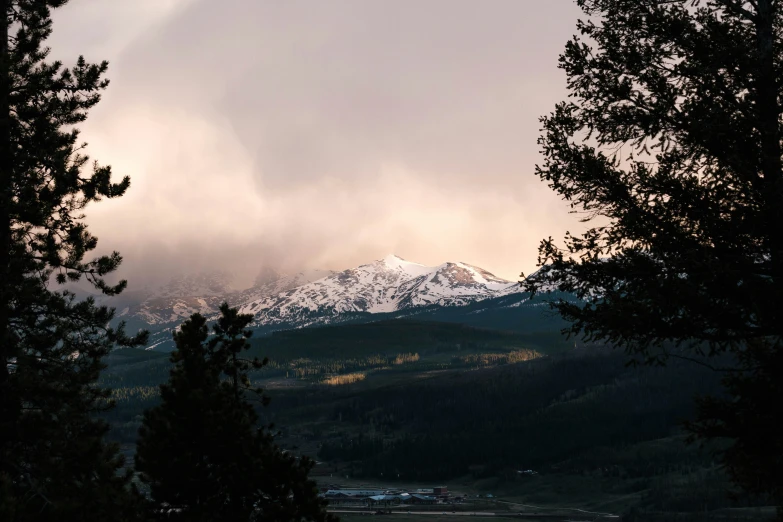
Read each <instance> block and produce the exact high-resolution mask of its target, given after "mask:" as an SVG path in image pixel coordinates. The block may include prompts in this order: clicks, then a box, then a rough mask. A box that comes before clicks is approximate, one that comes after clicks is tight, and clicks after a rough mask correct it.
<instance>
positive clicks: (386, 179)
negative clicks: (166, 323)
mask: <svg viewBox="0 0 783 522" xmlns="http://www.w3.org/2000/svg"><path fill="white" fill-rule="evenodd" d="M578 16H579V10H578V8H577V7H576V5H575V3H574V2H572V1H571V0H556V1H552V2H536V5H535V9H531V7H530V4H529V3H523V2H518V1H516V0H493V1H491V2H486V3H485V2H482V3H479V2H473V1H470V0H457V1H452V0H429V1H425V2H418V3H412V2H411V3H400V2H391V1H388V0H383V1H377V2H364V1H362V0H334V1H331V2H328V3H315V2H305V1H304V0H289V1H287V2H284V3H280V2H272V1H252V0H226V1H225V2H221V3H219V4H218V3H215V2H209V1H206V0H137V1H135V2H133V3H132V4H131V3H128V2H120V1H119V0H73V1H72V2H70V3H69V4H68V5H66V6H65V7H64V8H62V9H58V10H56V11H55V16H54V17H55V23H54V34H53V36H52V38H51V39H50V41H49V44H50V45H51V47H52V56H53V57H55V58H57V59H62V60H63V61H64V62H65V63H66V64H70V63H72V62H74V61H75V59H76V57H77V56H78V55H79V54H83V55H85V57H86V58H87V59H88V60H90V61H100V60H103V59H106V60H108V61H109V62H110V68H109V78H110V79H111V81H112V83H111V85H110V86H109V88H108V90H107V91H106V93H105V95H104V98H103V100H102V101H101V103H100V104H99V105H98V106H97V107H96V108H95V109H94V110H93V111H92V113H91V114H90V116H89V117H88V120H87V122H86V123H85V124H83V125H82V126H81V128H82V129H83V134H82V138H83V139H84V140H85V141H87V142H89V143H90V147H89V152H90V154H91V156H92V158H93V159H95V160H97V161H99V162H100V163H102V164H110V165H112V167H113V169H114V172H115V174H116V175H117V176H121V175H125V174H128V175H130V176H131V179H132V186H131V189H130V190H129V192H128V194H127V195H126V196H125V197H123V198H121V199H120V200H117V201H104V202H101V203H98V204H95V205H93V206H92V207H90V208H88V212H87V214H88V222H89V224H90V227H91V230H92V231H93V233H94V234H95V235H97V237H98V238H99V240H100V248H101V250H102V251H105V250H115V249H116V250H119V251H120V252H121V253H122V254H123V256H124V257H125V260H126V261H125V263H124V265H123V267H122V268H121V270H120V274H119V275H120V276H121V277H123V278H128V279H130V281H131V287H132V288H133V287H140V286H143V285H144V284H148V283H152V284H154V283H155V282H160V281H165V280H167V279H168V278H169V277H171V276H173V275H178V274H182V273H189V272H198V271H203V270H223V271H227V272H230V273H232V274H235V275H236V278H237V280H236V281H237V282H236V286H238V287H242V286H247V285H248V284H249V283H250V282H251V281H252V280H253V278H254V277H255V275H256V274H257V273H258V272H259V270H260V269H261V268H262V267H264V266H275V267H285V268H286V269H288V270H294V271H295V270H298V269H303V268H324V269H333V270H342V269H345V268H349V267H352V266H356V265H359V264H362V263H367V262H370V261H372V260H374V259H380V258H383V257H384V256H386V255H388V254H392V253H393V254H396V255H399V256H400V257H402V258H404V259H408V260H410V261H415V262H418V263H422V264H426V265H437V264H440V263H442V262H445V261H464V262H466V263H470V264H472V265H476V266H480V267H482V268H484V269H486V270H488V271H490V272H492V273H494V274H495V275H497V276H499V277H503V278H505V279H509V280H516V279H517V277H518V275H519V273H520V272H521V271H524V272H525V273H529V272H532V271H533V270H534V269H535V265H536V256H537V246H538V243H539V241H540V239H542V238H544V237H548V236H550V235H551V236H554V237H558V236H559V235H562V234H563V233H564V232H565V230H567V229H568V228H570V229H571V230H575V229H579V227H580V225H579V224H578V222H577V220H576V219H575V218H574V217H573V216H571V215H569V213H568V211H569V208H568V205H567V204H565V203H563V202H561V201H560V200H559V199H558V197H557V196H556V195H555V194H554V193H553V192H552V191H551V190H550V189H549V188H548V187H547V186H546V185H545V184H543V183H541V182H540V181H539V180H538V178H537V177H536V176H535V175H534V165H535V163H536V162H537V161H538V160H539V155H538V146H537V144H536V139H537V137H538V135H539V126H540V125H539V122H538V118H539V117H540V116H542V115H544V114H546V113H548V112H549V111H551V110H552V109H553V107H554V105H555V103H556V102H558V101H561V100H563V99H565V97H566V89H565V78H564V75H563V74H562V72H561V71H559V70H558V69H557V56H558V54H559V53H560V52H562V50H563V47H564V45H565V43H566V41H567V40H568V39H569V37H570V36H571V35H572V34H573V32H574V30H575V29H574V27H575V22H576V19H577V17H578Z"/></svg>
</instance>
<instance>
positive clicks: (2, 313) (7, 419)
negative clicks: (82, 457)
mask: <svg viewBox="0 0 783 522" xmlns="http://www.w3.org/2000/svg"><path fill="white" fill-rule="evenodd" d="M9 4H10V0H0V12H2V16H3V21H2V23H1V24H2V25H0V473H2V472H3V471H7V470H6V469H5V466H6V461H7V459H6V454H7V453H6V452H7V451H8V441H9V437H10V436H11V432H12V426H13V424H14V422H15V419H14V418H13V417H14V416H13V411H14V408H13V399H12V397H11V383H10V374H9V369H8V362H9V358H10V353H11V346H10V335H9V306H10V299H11V292H10V288H9V286H10V284H11V281H10V261H11V208H10V207H11V178H12V176H11V169H12V163H11V121H10V117H11V116H10V108H9V99H8V98H9V91H10V75H9V56H8V11H9V8H10V5H9Z"/></svg>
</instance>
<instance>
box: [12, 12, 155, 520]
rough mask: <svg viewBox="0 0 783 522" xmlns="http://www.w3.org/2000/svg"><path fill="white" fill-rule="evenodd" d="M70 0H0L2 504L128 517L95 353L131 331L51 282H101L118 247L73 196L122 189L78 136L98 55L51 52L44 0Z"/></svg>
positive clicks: (111, 290) (102, 67) (69, 514)
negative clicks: (68, 63)
mask: <svg viewBox="0 0 783 522" xmlns="http://www.w3.org/2000/svg"><path fill="white" fill-rule="evenodd" d="M65 3H66V1H65V0H2V1H0V12H2V16H3V23H2V26H1V27H2V34H0V518H1V519H2V520H9V521H14V520H126V519H133V518H134V517H135V515H136V514H137V511H136V510H135V509H131V508H130V506H132V505H135V503H136V501H137V500H138V497H137V495H135V493H133V492H131V491H130V489H129V475H128V474H121V473H119V470H120V467H121V466H122V459H121V457H119V455H118V452H117V448H116V447H114V446H112V445H106V444H104V443H103V442H102V437H103V435H104V434H105V432H106V430H107V427H106V426H105V424H104V423H103V422H100V421H97V420H94V419H93V418H92V414H93V413H94V412H95V411H97V410H101V409H105V408H106V407H108V406H109V403H108V402H107V400H106V398H107V396H108V391H106V390H103V389H101V388H99V387H97V386H96V385H95V383H96V380H97V378H98V374H99V372H100V370H101V368H102V367H103V365H102V362H101V358H102V357H103V356H104V355H106V354H107V353H108V352H109V351H110V350H111V348H112V347H113V346H114V345H115V344H125V345H134V344H137V343H139V342H141V341H143V340H144V335H143V334H140V335H138V336H136V337H135V338H133V339H130V338H128V337H126V336H125V334H124V333H123V328H122V327H121V326H120V327H119V328H109V327H107V324H108V323H109V322H110V321H111V320H112V318H113V316H114V311H113V310H112V309H109V308H107V307H104V306H98V305H96V303H95V301H94V300H92V299H88V300H85V301H77V300H76V299H75V297H74V295H73V294H72V293H70V292H68V291H63V290H60V291H58V290H53V289H52V287H53V286H57V285H61V284H64V283H66V282H75V281H79V280H80V279H84V280H86V281H87V282H89V283H90V284H92V285H93V286H94V288H95V289H96V290H97V291H99V292H101V293H103V294H106V295H115V294H117V293H119V292H121V291H122V290H123V289H124V288H125V285H126V284H125V282H124V281H122V282H120V283H119V284H117V285H109V284H107V283H106V282H105V281H104V279H103V278H104V276H106V275H108V274H110V273H111V272H113V271H115V270H116V269H117V267H118V266H119V264H120V261H121V257H120V255H119V254H118V253H116V252H115V253H113V254H111V255H108V256H102V257H97V258H94V259H92V260H87V261H85V256H86V255H87V254H88V253H89V252H90V251H92V250H94V249H95V247H96V245H97V239H96V238H95V237H94V236H92V235H91V234H90V233H89V232H88V230H87V227H86V225H85V224H84V222H83V221H82V217H83V216H82V214H81V212H82V210H83V209H84V208H85V207H86V206H87V205H88V204H89V203H91V202H94V201H99V200H100V199H102V198H114V197H119V196H121V195H122V194H123V193H124V192H125V190H126V189H127V188H128V186H129V184H130V181H129V179H128V178H127V177H126V178H124V179H123V180H122V181H121V182H120V183H113V182H112V180H111V177H112V176H111V169H110V168H109V167H104V166H99V165H97V164H94V165H93V168H92V169H91V172H90V173H87V172H86V170H87V169H86V168H85V167H86V165H87V163H88V161H89V159H88V157H87V156H85V155H84V154H83V152H82V151H83V148H84V145H83V144H79V143H78V137H79V133H78V130H76V129H75V128H74V126H75V125H77V124H79V123H81V122H82V121H84V120H85V118H86V116H87V111H88V110H89V109H90V108H91V107H93V106H94V105H95V104H96V103H97V102H98V101H99V99H100V92H101V91H102V90H103V89H104V88H106V86H107V85H108V81H107V80H106V79H105V78H104V74H105V72H106V69H107V64H106V63H105V62H103V63H101V64H89V63H87V62H86V61H85V60H84V59H83V58H79V59H78V61H77V62H76V65H75V66H74V67H72V68H70V69H69V68H64V67H63V66H62V64H61V63H60V62H49V61H47V55H48V53H49V50H48V48H46V47H43V42H44V40H45V39H46V38H47V37H48V36H49V35H50V33H51V30H52V29H51V27H52V22H51V18H50V11H51V9H53V8H58V7H61V6H62V5H64V4H65Z"/></svg>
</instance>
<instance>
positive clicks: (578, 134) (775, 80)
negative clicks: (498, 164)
mask: <svg viewBox="0 0 783 522" xmlns="http://www.w3.org/2000/svg"><path fill="white" fill-rule="evenodd" d="M577 3H578V4H579V6H580V7H581V8H582V9H583V11H584V12H585V13H586V14H587V15H588V16H589V19H588V20H587V21H582V22H580V23H579V26H578V30H579V34H580V35H579V36H576V37H574V39H573V40H571V41H570V42H569V43H568V44H567V46H566V50H565V52H564V54H563V55H562V56H561V57H560V67H561V68H562V69H563V70H565V72H566V74H567V76H568V87H569V90H570V94H571V99H570V100H569V101H567V102H563V103H560V104H559V105H557V107H556V108H555V111H554V112H553V113H551V114H550V115H549V116H546V117H544V118H542V123H543V135H542V137H541V138H540V144H541V146H542V150H543V154H544V157H545V160H544V163H543V164H542V165H541V166H539V167H538V168H537V174H538V176H539V177H540V178H541V179H542V180H545V181H546V182H548V183H549V185H550V186H551V187H552V188H553V189H554V190H555V191H557V192H558V193H559V194H560V195H561V196H563V198H564V199H565V200H566V201H569V202H570V203H571V205H572V207H573V208H575V209H576V211H579V212H583V213H584V217H585V221H592V222H593V223H595V224H594V225H593V226H592V227H590V228H589V229H588V230H587V231H586V232H584V233H583V234H581V235H570V234H569V235H567V236H566V238H565V245H564V246H562V247H561V246H558V245H557V244H556V243H555V241H554V240H552V239H551V238H550V239H548V240H545V241H543V242H542V244H541V247H540V249H539V253H540V256H539V263H540V264H542V265H545V266H544V267H543V268H542V269H541V270H540V271H539V272H538V273H537V274H536V275H535V276H534V277H532V278H531V279H530V281H529V282H528V284H527V287H528V289H529V290H531V291H536V290H538V289H541V288H542V287H543V285H551V284H554V285H556V286H557V287H558V288H559V290H561V291H565V292H573V293H575V294H576V295H578V296H579V297H581V298H584V299H585V300H586V304H577V303H573V302H565V301H561V302H559V303H557V304H556V308H557V309H558V310H559V311H560V313H561V314H562V316H563V317H564V318H565V319H566V320H568V321H569V322H570V323H571V326H570V332H571V333H574V334H581V335H583V336H584V337H585V338H586V339H587V340H591V341H603V342H608V343H610V344H612V345H615V346H619V347H622V348H624V349H625V350H626V351H627V352H628V353H630V354H632V355H633V356H634V358H635V360H638V361H643V362H648V363H657V362H664V361H666V360H667V359H669V358H670V357H672V356H674V357H692V356H693V354H694V353H696V354H701V353H706V354H709V355H715V354H718V353H722V352H728V353H731V354H734V361H733V363H732V364H731V366H730V367H729V368H722V369H724V370H728V372H727V373H728V374H729V375H730V377H728V378H727V380H726V385H727V390H728V391H729V392H731V393H732V394H733V397H732V398H730V399H728V400H712V399H705V400H703V401H701V402H700V403H699V406H700V408H699V412H698V421H697V422H696V423H693V424H691V425H690V428H691V429H692V430H693V433H694V434H695V435H697V436H699V437H708V438H713V437H730V438H732V439H733V440H734V441H735V444H734V445H733V446H732V447H731V449H730V450H729V451H727V452H725V453H724V454H723V457H724V463H725V464H726V465H727V466H728V469H729V471H730V472H731V474H732V476H733V477H734V478H735V480H736V481H737V483H738V484H739V485H740V486H742V487H744V488H746V489H748V490H751V491H765V492H768V493H770V494H774V495H777V496H778V499H779V500H778V502H783V497H781V496H780V495H781V492H782V491H783V489H782V487H781V484H783V471H781V470H783V451H781V446H780V437H779V435H778V432H777V428H776V426H778V425H779V424H780V423H781V422H783V419H782V418H781V415H780V414H781V412H783V410H781V409H780V407H779V406H776V405H779V404H780V403H781V402H782V401H783V395H781V387H780V385H779V384H774V383H776V382H779V381H780V379H781V377H783V375H781V373H780V368H781V365H780V362H779V361H780V359H781V357H783V356H782V355H781V349H782V348H781V341H780V340H781V335H782V334H783V306H781V304H780V303H781V302H783V227H782V226H781V223H783V171H782V170H781V126H780V115H781V112H782V110H781V103H780V90H781V87H780V86H781V80H783V77H782V75H781V72H783V68H782V67H781V66H782V65H783V60H781V58H783V38H782V36H783V6H781V4H780V2H778V1H776V0H696V1H693V0H666V1H663V0H578V1H577ZM740 419H741V422H739V421H740ZM742 426H744V428H743V427H742ZM751 426H752V429H750V427H751Z"/></svg>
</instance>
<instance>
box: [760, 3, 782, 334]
mask: <svg viewBox="0 0 783 522" xmlns="http://www.w3.org/2000/svg"><path fill="white" fill-rule="evenodd" d="M778 9H780V8H779V7H778V6H776V5H773V0H758V11H757V18H756V38H757V51H758V76H757V82H758V83H757V88H756V96H757V103H758V106H757V110H758V117H759V133H760V137H761V173H762V174H763V175H764V213H765V218H766V219H765V226H766V231H763V232H764V234H768V238H769V248H770V255H771V265H772V277H773V285H774V292H775V294H776V295H777V298H778V299H783V172H781V170H782V169H781V158H780V149H781V146H780V125H779V117H780V104H779V102H778V85H777V78H776V75H775V28H774V21H775V15H776V12H777V11H778ZM775 313H777V314H778V315H777V316H776V317H773V318H772V319H773V321H776V322H780V321H781V319H783V318H781V317H780V315H779V314H780V311H779V310H778V311H777V312H775Z"/></svg>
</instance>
